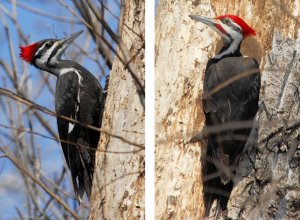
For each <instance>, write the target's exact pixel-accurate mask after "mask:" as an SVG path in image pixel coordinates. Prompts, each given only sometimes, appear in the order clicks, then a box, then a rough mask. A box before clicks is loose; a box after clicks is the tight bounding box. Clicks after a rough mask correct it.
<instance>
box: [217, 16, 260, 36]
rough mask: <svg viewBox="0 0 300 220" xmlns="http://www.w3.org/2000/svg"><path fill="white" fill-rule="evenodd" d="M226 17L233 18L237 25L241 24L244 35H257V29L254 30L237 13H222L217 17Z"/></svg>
mask: <svg viewBox="0 0 300 220" xmlns="http://www.w3.org/2000/svg"><path fill="white" fill-rule="evenodd" d="M224 18H230V19H231V20H233V21H234V22H235V23H236V24H237V25H239V26H240V27H241V28H242V31H243V35H244V37H247V36H250V35H256V32H255V30H253V29H252V28H251V27H250V26H249V25H248V24H247V23H246V22H245V21H244V20H243V19H241V18H239V17H238V16H235V15H222V16H218V17H216V19H219V20H221V19H224Z"/></svg>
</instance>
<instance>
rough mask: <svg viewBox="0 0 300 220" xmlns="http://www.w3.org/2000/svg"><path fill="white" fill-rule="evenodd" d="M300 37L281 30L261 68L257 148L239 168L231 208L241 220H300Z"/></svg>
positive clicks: (252, 148)
mask: <svg viewBox="0 0 300 220" xmlns="http://www.w3.org/2000/svg"><path fill="white" fill-rule="evenodd" d="M299 61H300V32H299V35H298V37H297V39H291V38H287V37H285V36H284V35H283V34H282V33H281V32H280V31H279V30H277V31H276V32H275V34H274V37H273V42H272V50H271V51H269V52H268V53H267V54H266V63H265V65H264V67H263V69H264V70H263V72H262V74H263V75H262V81H263V88H264V89H263V91H262V93H261V106H263V105H264V106H265V107H264V108H265V109H263V108H261V111H260V113H259V129H258V145H257V149H255V145H250V147H249V148H248V151H247V153H246V154H245V155H244V158H243V160H242V161H241V163H240V168H241V173H240V176H239V178H240V180H239V182H238V183H237V185H236V187H235V188H234V191H233V192H232V195H231V198H230V202H229V205H228V211H229V216H230V217H232V218H234V219H237V218H239V219H240V218H244V219H249V218H251V219H298V218H299V216H300V208H299V207H300V176H299V173H300V135H299V131H300V116H299V108H300V99H299V88H300V62H299Z"/></svg>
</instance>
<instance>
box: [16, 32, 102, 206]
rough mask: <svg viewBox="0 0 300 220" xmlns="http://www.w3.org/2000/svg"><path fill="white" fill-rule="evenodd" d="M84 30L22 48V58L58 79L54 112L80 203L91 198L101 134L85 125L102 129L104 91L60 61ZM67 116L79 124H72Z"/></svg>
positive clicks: (75, 66)
mask: <svg viewBox="0 0 300 220" xmlns="http://www.w3.org/2000/svg"><path fill="white" fill-rule="evenodd" d="M82 32H83V31H80V32H77V33H75V34H73V35H71V36H70V37H68V38H64V39H61V40H59V39H47V40H42V41H39V42H37V43H35V44H32V45H30V46H27V47H20V48H21V54H20V56H21V57H22V58H23V59H24V60H25V61H27V62H29V63H31V64H32V65H34V66H35V67H37V68H39V69H42V70H45V71H47V72H49V73H51V74H53V75H55V76H56V77H57V83H56V92H55V110H56V113H57V115H58V117H57V126H58V132H59V137H60V139H61V145H62V149H63V153H64V156H65V159H66V162H67V164H68V167H69V169H70V171H71V175H72V183H73V188H74V191H75V194H76V196H77V198H78V199H79V201H81V198H82V196H83V194H84V192H86V194H87V197H88V198H89V197H90V194H91V188H92V180H93V173H94V165H95V150H96V149H97V144H98V141H99V136H100V133H99V132H98V131H96V130H93V129H89V128H87V127H86V126H84V125H92V126H94V127H97V128H100V126H101V119H102V109H103V97H102V96H103V94H102V88H101V86H100V84H99V82H98V80H97V78H96V77H95V76H94V75H93V74H91V73H90V72H89V71H88V70H87V69H85V68H84V67H82V66H81V65H79V64H78V63H76V62H74V61H72V60H61V56H62V53H63V52H64V51H65V49H66V48H67V47H68V45H70V43H71V42H72V41H73V40H74V39H75V38H77V37H78V36H79V35H80V34H81V33H82ZM60 116H66V117H68V118H71V119H74V120H76V121H78V122H79V123H72V122H70V121H68V120H66V119H63V118H61V117H60Z"/></svg>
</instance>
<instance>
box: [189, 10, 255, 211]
mask: <svg viewBox="0 0 300 220" xmlns="http://www.w3.org/2000/svg"><path fill="white" fill-rule="evenodd" d="M190 17H191V18H192V19H194V20H196V21H200V22H202V23H204V24H206V25H208V26H209V27H211V28H212V29H214V30H215V31H216V32H217V33H218V34H220V35H221V37H222V38H223V48H222V49H221V50H220V52H219V54H217V55H216V56H215V57H213V58H212V59H210V60H209V61H208V63H207V67H206V71H205V77H204V89H203V110H204V114H205V118H206V125H205V129H207V131H209V128H211V129H210V130H212V131H211V132H209V133H208V134H207V140H208V141H207V152H206V156H205V160H204V161H203V175H204V184H203V191H204V200H205V209H206V213H205V215H206V216H208V215H209V213H210V209H211V206H212V204H213V201H214V200H217V204H218V205H217V211H218V213H219V211H220V210H225V209H226V206H227V202H228V199H229V196H230V193H231V190H232V188H233V184H234V183H233V178H234V173H235V165H236V163H237V160H238V159H239V156H240V155H241V153H242V151H243V149H244V147H245V144H246V142H247V139H248V137H249V135H250V132H251V129H252V126H251V122H253V120H254V117H255V115H256V113H257V110H258V101H259V90H260V73H259V65H258V63H257V61H256V60H255V59H254V58H251V57H244V56H243V55H242V54H241V52H240V46H241V42H242V41H243V39H245V38H246V37H248V36H250V35H256V33H255V31H254V30H253V29H252V28H251V27H249V26H248V25H247V24H246V23H245V22H244V21H243V20H242V19H241V18H239V17H237V16H234V15H223V16H219V17H216V18H206V17H202V16H198V15H190ZM245 122H247V125H245ZM249 122H250V126H249ZM233 125H234V126H235V127H233ZM222 127H225V129H221V128H222ZM216 174H217V175H216ZM205 179H206V180H205Z"/></svg>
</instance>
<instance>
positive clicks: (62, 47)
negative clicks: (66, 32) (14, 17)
mask: <svg viewBox="0 0 300 220" xmlns="http://www.w3.org/2000/svg"><path fill="white" fill-rule="evenodd" d="M82 33H83V30H81V31H78V32H76V33H74V34H72V35H71V36H69V37H66V38H63V39H61V40H58V41H57V42H56V43H55V44H56V45H57V46H58V47H60V48H59V50H58V51H57V53H56V54H55V60H59V59H60V58H61V56H62V54H63V53H64V51H65V50H66V49H67V47H68V46H69V45H70V44H71V43H72V42H73V41H74V40H75V39H76V38H77V37H78V36H79V35H80V34H82Z"/></svg>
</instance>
